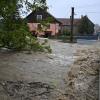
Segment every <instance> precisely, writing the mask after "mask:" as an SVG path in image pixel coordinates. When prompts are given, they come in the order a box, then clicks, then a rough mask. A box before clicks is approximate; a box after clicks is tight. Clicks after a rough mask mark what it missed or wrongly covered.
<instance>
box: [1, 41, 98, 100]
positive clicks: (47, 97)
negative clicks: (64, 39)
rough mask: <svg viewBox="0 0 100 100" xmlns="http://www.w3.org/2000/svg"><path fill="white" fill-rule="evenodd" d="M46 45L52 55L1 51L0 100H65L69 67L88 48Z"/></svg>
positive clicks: (75, 45)
mask: <svg viewBox="0 0 100 100" xmlns="http://www.w3.org/2000/svg"><path fill="white" fill-rule="evenodd" d="M49 43H50V45H51V48H52V50H53V52H52V53H51V54H45V53H32V54H28V52H27V51H23V52H11V51H5V50H1V51H0V100H66V97H65V94H66V80H65V79H66V75H67V72H68V71H69V68H70V67H69V66H70V65H71V64H73V63H74V61H75V60H76V59H77V58H78V57H79V55H76V53H77V50H79V49H83V48H87V47H88V46H90V45H86V44H84V45H83V44H82V45H81V44H78V43H77V44H68V43H61V42H59V41H54V40H50V41H49ZM92 45H94V46H96V45H97V46H98V44H97V43H96V45H95V44H92ZM97 46H96V47H97Z"/></svg>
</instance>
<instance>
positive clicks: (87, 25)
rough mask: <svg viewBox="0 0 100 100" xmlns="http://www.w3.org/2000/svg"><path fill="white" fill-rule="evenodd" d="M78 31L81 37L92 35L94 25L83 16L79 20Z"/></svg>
mask: <svg viewBox="0 0 100 100" xmlns="http://www.w3.org/2000/svg"><path fill="white" fill-rule="evenodd" d="M78 31H79V33H81V34H82V35H85V34H92V33H93V32H94V24H93V23H92V22H91V21H90V20H89V18H88V17H87V16H83V17H82V18H81V20H80V24H79V28H78Z"/></svg>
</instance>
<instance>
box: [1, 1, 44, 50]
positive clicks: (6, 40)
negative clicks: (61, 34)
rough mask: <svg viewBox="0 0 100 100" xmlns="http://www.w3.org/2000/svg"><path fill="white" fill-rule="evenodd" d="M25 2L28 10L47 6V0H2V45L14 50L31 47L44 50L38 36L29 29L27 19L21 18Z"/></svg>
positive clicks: (31, 48)
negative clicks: (31, 0)
mask: <svg viewBox="0 0 100 100" xmlns="http://www.w3.org/2000/svg"><path fill="white" fill-rule="evenodd" d="M23 3H24V5H25V7H26V9H27V11H28V10H31V9H32V10H33V7H34V9H38V8H39V7H41V8H42V7H43V8H45V7H46V0H33V4H32V3H30V2H29V1H28V0H0V47H6V48H10V49H14V50H21V49H30V50H33V51H44V48H43V46H42V45H40V44H39V43H38V41H37V39H36V38H34V37H32V35H31V33H29V31H28V27H27V24H26V21H25V20H23V19H21V16H20V9H21V8H22V7H23Z"/></svg>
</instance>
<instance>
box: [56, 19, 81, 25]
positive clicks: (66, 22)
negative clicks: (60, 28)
mask: <svg viewBox="0 0 100 100" xmlns="http://www.w3.org/2000/svg"><path fill="white" fill-rule="evenodd" d="M57 20H59V21H60V22H61V23H62V25H70V19H68V18H57ZM79 23H80V19H78V18H77V19H74V25H79Z"/></svg>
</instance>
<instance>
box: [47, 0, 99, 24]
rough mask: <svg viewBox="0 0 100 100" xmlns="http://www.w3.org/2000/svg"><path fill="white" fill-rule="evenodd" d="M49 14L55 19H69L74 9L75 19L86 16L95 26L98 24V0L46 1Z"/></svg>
mask: <svg viewBox="0 0 100 100" xmlns="http://www.w3.org/2000/svg"><path fill="white" fill-rule="evenodd" d="M47 4H48V6H49V12H50V13H51V14H53V15H54V16H55V17H57V18H69V17H70V15H71V7H72V6H74V7H75V18H79V17H80V16H81V15H87V16H88V17H89V18H90V19H91V20H92V21H93V22H94V23H95V24H100V0H47Z"/></svg>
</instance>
